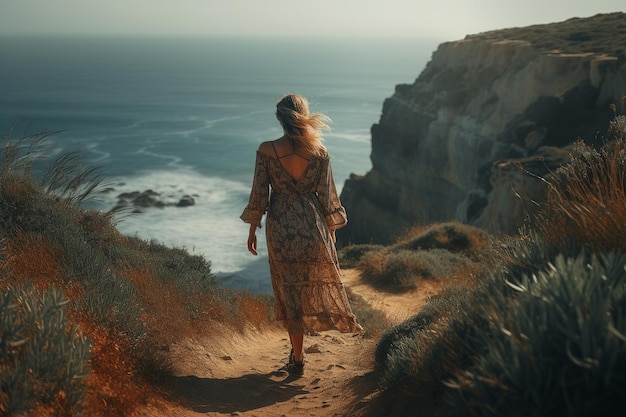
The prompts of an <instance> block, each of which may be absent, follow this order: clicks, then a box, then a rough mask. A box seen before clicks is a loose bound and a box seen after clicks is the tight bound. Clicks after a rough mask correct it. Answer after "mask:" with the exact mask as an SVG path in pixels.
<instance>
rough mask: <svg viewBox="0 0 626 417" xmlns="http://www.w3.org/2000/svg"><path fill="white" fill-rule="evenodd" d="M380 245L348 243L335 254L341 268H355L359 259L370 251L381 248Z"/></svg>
mask: <svg viewBox="0 0 626 417" xmlns="http://www.w3.org/2000/svg"><path fill="white" fill-rule="evenodd" d="M383 247H384V246H382V245H350V246H345V247H343V248H341V249H340V250H339V251H338V253H337V255H338V258H339V264H340V265H341V267H342V268H345V269H348V268H355V267H356V266H357V265H358V264H359V262H360V261H361V259H363V257H364V256H365V255H367V254H368V253H370V252H372V251H378V250H380V249H382V248H383Z"/></svg>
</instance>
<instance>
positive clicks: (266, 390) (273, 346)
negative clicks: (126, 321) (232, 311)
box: [137, 270, 435, 417]
mask: <svg viewBox="0 0 626 417" xmlns="http://www.w3.org/2000/svg"><path fill="white" fill-rule="evenodd" d="M343 274H344V278H343V280H344V284H345V285H346V286H347V287H350V288H351V289H352V291H354V292H355V293H357V294H359V295H361V296H362V297H363V298H365V299H366V300H367V301H368V302H369V303H370V304H371V305H372V306H373V307H375V308H377V309H381V310H384V311H385V312H386V313H387V314H388V316H389V317H390V318H392V320H394V321H397V322H399V321H400V320H402V319H403V318H405V317H408V316H409V315H411V314H414V313H415V312H417V311H418V310H419V308H420V307H421V306H422V305H423V303H424V302H425V300H426V298H427V297H428V296H430V295H432V294H434V292H435V288H428V289H425V290H424V291H420V292H416V293H413V294H403V295H389V294H382V293H379V292H376V291H375V290H373V289H372V288H370V287H369V286H368V285H366V284H364V283H362V282H361V281H360V279H359V274H358V271H355V270H345V271H343ZM216 339H217V340H216ZM375 343H376V340H371V339H369V340H368V339H363V338H362V337H360V336H353V335H351V334H342V333H339V332H324V333H321V334H316V335H312V336H306V337H305V342H304V347H305V374H304V376H303V377H300V378H293V377H290V376H289V375H288V373H287V372H286V370H285V367H284V363H285V360H286V358H287V356H288V355H289V350H290V345H289V341H288V339H287V334H286V333H285V331H284V330H282V329H279V328H272V329H265V330H263V331H257V330H250V331H248V332H247V334H245V335H241V334H233V333H230V334H223V335H222V336H221V337H218V338H213V339H212V340H187V341H186V342H184V343H182V344H179V345H177V346H174V347H173V348H172V351H171V354H172V355H173V359H174V361H173V362H174V364H175V369H174V375H176V376H174V377H172V378H171V380H170V381H168V383H167V385H168V387H169V388H171V390H172V391H173V398H171V399H169V400H156V401H151V402H150V403H149V404H148V405H147V406H146V407H145V408H143V409H142V410H139V413H138V414H137V415H139V416H168V417H188V416H200V415H202V416H241V417H244V416H245V417H252V416H262V417H283V416H289V417H291V416H324V417H326V416H342V417H343V416H346V415H353V414H358V413H357V412H356V411H355V410H358V409H360V408H362V407H363V406H364V405H365V404H366V403H367V402H368V400H369V399H370V398H372V396H374V395H375V386H376V384H375V380H374V377H373V375H372V372H371V370H372V367H373V359H372V358H373V350H374V348H375Z"/></svg>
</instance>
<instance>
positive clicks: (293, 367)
mask: <svg viewBox="0 0 626 417" xmlns="http://www.w3.org/2000/svg"><path fill="white" fill-rule="evenodd" d="M287 372H289V375H294V376H302V375H303V374H304V358H303V359H302V360H301V361H296V359H295V355H294V352H293V348H291V353H289V362H288V363H287Z"/></svg>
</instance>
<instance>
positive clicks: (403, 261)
mask: <svg viewBox="0 0 626 417" xmlns="http://www.w3.org/2000/svg"><path fill="white" fill-rule="evenodd" d="M488 244H489V242H488V239H487V235H486V234H485V233H484V232H483V231H481V230H480V229H477V228H475V227H472V226H467V225H462V224H459V223H441V224H437V225H433V226H431V227H429V228H426V229H421V228H416V229H413V230H412V231H411V232H409V233H408V234H407V235H406V236H404V237H403V238H401V239H400V240H399V241H398V242H397V243H395V244H394V245H391V246H386V247H382V248H376V247H372V248H368V249H369V250H366V251H363V254H362V255H361V257H360V259H359V261H358V262H357V263H356V267H357V268H358V269H359V270H361V272H362V277H363V279H364V280H365V281H367V282H369V283H370V284H372V285H374V286H376V287H377V288H378V289H381V290H386V291H391V292H406V291H411V290H415V289H417V288H419V282H420V281H421V280H423V279H452V278H457V277H461V276H465V277H469V276H472V275H473V274H474V270H475V269H480V267H481V264H480V262H479V261H480V260H481V259H482V260H483V261H484V254H485V253H486V248H488ZM354 252H356V251H354Z"/></svg>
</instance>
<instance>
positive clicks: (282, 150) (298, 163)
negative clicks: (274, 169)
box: [259, 137, 315, 182]
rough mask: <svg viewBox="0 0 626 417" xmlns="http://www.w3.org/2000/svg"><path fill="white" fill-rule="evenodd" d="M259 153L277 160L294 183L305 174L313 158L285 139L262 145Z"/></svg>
mask: <svg viewBox="0 0 626 417" xmlns="http://www.w3.org/2000/svg"><path fill="white" fill-rule="evenodd" d="M259 151H260V152H262V153H264V154H265V155H266V156H268V157H270V158H273V159H276V160H278V162H279V163H280V165H281V166H282V167H283V169H284V170H285V171H286V173H287V174H289V176H290V177H291V179H293V180H294V181H296V182H297V181H299V180H300V179H301V178H302V176H303V175H304V174H305V172H306V170H307V168H308V167H309V163H310V161H311V159H312V158H313V157H314V156H315V155H313V154H311V153H310V152H308V151H306V150H305V149H297V148H296V147H295V146H294V144H293V143H292V142H291V141H290V140H289V139H287V138H285V137H282V138H280V139H276V140H274V141H271V142H264V143H262V144H261V146H260V147H259Z"/></svg>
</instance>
